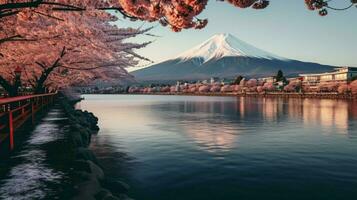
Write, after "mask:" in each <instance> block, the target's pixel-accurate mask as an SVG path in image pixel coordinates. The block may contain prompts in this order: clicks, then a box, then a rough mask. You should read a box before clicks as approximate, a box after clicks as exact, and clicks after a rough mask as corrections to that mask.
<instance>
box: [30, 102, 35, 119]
mask: <svg viewBox="0 0 357 200" xmlns="http://www.w3.org/2000/svg"><path fill="white" fill-rule="evenodd" d="M31 121H32V125H34V124H35V104H34V101H31Z"/></svg>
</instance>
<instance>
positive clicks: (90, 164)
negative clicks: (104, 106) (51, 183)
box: [58, 94, 131, 200]
mask: <svg viewBox="0 0 357 200" xmlns="http://www.w3.org/2000/svg"><path fill="white" fill-rule="evenodd" d="M80 100H81V99H76V100H71V99H69V98H68V97H66V96H64V95H62V94H59V97H58V101H59V103H60V104H61V107H62V108H63V110H64V112H65V114H66V115H67V117H68V123H69V126H70V128H69V131H68V133H66V134H67V137H66V138H68V140H69V143H70V144H71V147H70V148H72V149H73V151H70V152H72V154H73V155H71V157H72V162H71V164H70V165H71V166H70V168H71V173H70V178H71V180H72V181H73V183H72V184H73V198H72V199H74V200H119V199H120V200H130V199H131V198H129V197H128V196H127V195H126V192H127V191H128V189H129V186H128V185H127V184H126V183H124V182H121V181H115V180H110V179H109V178H107V177H106V176H105V174H104V172H103V169H102V167H101V166H100V164H99V162H98V160H97V158H96V157H95V155H94V153H93V152H92V151H91V150H90V149H89V148H88V146H89V144H90V142H91V136H92V134H96V133H97V132H98V131H99V127H98V125H97V124H98V118H97V117H95V116H94V115H93V113H90V112H87V111H82V110H76V109H75V104H76V103H78V102H79V101H80ZM109 188H110V189H109Z"/></svg>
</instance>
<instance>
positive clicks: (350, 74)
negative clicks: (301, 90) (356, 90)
mask: <svg viewBox="0 0 357 200" xmlns="http://www.w3.org/2000/svg"><path fill="white" fill-rule="evenodd" d="M299 76H300V77H302V79H303V84H305V85H309V86H317V85H319V84H320V83H328V82H341V83H348V82H349V81H351V80H352V79H353V78H354V77H357V68H354V67H340V68H335V71H333V72H326V73H320V74H300V75H299Z"/></svg>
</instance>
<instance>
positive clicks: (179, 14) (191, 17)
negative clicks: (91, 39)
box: [0, 0, 357, 36]
mask: <svg viewBox="0 0 357 200" xmlns="http://www.w3.org/2000/svg"><path fill="white" fill-rule="evenodd" d="M220 1H222V2H228V3H230V4H232V5H233V6H236V7H238V8H253V9H264V8H266V7H267V6H268V5H269V2H270V1H268V0H220ZM301 1H302V0H301ZM304 1H305V3H306V5H307V7H308V9H310V10H318V12H319V14H320V15H321V16H325V15H326V14H327V9H334V10H346V9H348V8H351V7H352V6H353V5H355V4H357V0H345V1H346V2H350V3H348V5H346V7H344V8H334V7H332V6H330V3H331V1H332V0H304ZM207 2H208V0H171V1H162V0H136V1H133V0H106V1H104V0H102V1H97V0H33V1H25V0H0V18H5V17H8V16H13V15H17V14H19V13H21V12H23V11H28V10H31V11H32V12H36V13H38V14H41V15H45V16H49V17H50V16H52V14H51V13H53V12H59V11H66V12H69V11H72V12H86V11H89V12H91V11H93V10H115V11H118V12H120V13H121V14H122V15H123V16H124V17H126V18H129V19H131V20H145V21H149V22H153V21H158V22H160V23H161V24H162V25H164V26H167V25H169V26H170V27H171V29H172V30H173V31H180V30H182V29H188V28H195V29H201V28H204V27H205V26H206V25H207V23H208V19H199V18H198V17H197V16H198V15H199V14H200V13H201V12H202V11H203V10H204V9H205V7H206V5H207ZM0 23H1V22H0ZM14 36H15V35H14Z"/></svg>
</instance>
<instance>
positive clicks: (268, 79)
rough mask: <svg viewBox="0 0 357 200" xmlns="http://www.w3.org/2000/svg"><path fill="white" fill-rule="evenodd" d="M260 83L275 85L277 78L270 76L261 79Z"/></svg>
mask: <svg viewBox="0 0 357 200" xmlns="http://www.w3.org/2000/svg"><path fill="white" fill-rule="evenodd" d="M258 81H259V82H263V83H275V82H276V78H275V77H274V76H269V77H264V78H259V79H258Z"/></svg>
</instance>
